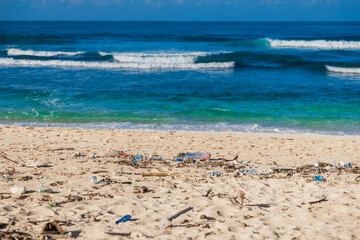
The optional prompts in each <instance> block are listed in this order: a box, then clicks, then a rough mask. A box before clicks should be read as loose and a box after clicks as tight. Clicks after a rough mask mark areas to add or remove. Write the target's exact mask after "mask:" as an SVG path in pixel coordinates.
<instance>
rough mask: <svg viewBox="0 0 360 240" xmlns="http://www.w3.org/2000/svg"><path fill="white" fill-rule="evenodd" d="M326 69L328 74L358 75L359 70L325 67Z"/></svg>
mask: <svg viewBox="0 0 360 240" xmlns="http://www.w3.org/2000/svg"><path fill="white" fill-rule="evenodd" d="M326 69H327V70H329V71H330V72H337V73H349V74H360V68H343V67H333V66H328V65H326Z"/></svg>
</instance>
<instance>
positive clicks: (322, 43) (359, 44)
mask: <svg viewBox="0 0 360 240" xmlns="http://www.w3.org/2000/svg"><path fill="white" fill-rule="evenodd" d="M265 40H266V41H268V42H269V43H270V46H271V47H273V48H316V49H336V50H339V49H344V50H347V49H359V50H360V41H326V40H312V41H306V40H277V39H270V38H265Z"/></svg>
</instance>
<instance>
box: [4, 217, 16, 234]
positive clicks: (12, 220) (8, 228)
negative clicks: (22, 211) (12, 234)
mask: <svg viewBox="0 0 360 240" xmlns="http://www.w3.org/2000/svg"><path fill="white" fill-rule="evenodd" d="M14 221H15V217H13V218H12V219H11V221H10V223H9V225H8V226H7V228H6V230H5V232H8V231H9V230H10V227H11V225H12V224H13V223H14Z"/></svg>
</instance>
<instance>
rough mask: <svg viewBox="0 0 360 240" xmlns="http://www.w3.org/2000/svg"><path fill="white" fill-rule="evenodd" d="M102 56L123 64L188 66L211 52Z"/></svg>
mask: <svg viewBox="0 0 360 240" xmlns="http://www.w3.org/2000/svg"><path fill="white" fill-rule="evenodd" d="M99 54H100V55H102V56H105V55H112V56H113V58H114V59H115V60H116V61H118V62H122V63H145V64H146V63H160V64H168V63H174V64H186V63H194V62H195V61H196V59H197V58H198V57H200V56H206V55H211V53H209V52H182V53H180V52H178V53H174V52H170V53H169V52H159V53H144V52H138V53H135V52H124V53H104V52H99Z"/></svg>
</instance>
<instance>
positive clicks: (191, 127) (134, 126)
mask: <svg viewBox="0 0 360 240" xmlns="http://www.w3.org/2000/svg"><path fill="white" fill-rule="evenodd" d="M0 126H15V127H41V128H64V129H98V130H102V129H103V130H155V131H189V132H238V133H274V134H295V135H296V134H300V135H302V134H305V135H307V134H315V135H327V136H360V132H344V131H336V132H335V131H327V130H310V129H296V128H284V127H262V126H260V125H258V124H229V123H226V122H219V123H214V124H151V123H130V122H91V123H55V122H54V123H52V122H21V121H20V122H13V121H9V122H7V121H0Z"/></svg>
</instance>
